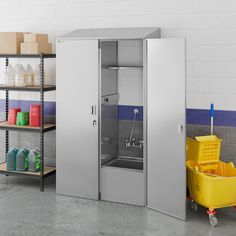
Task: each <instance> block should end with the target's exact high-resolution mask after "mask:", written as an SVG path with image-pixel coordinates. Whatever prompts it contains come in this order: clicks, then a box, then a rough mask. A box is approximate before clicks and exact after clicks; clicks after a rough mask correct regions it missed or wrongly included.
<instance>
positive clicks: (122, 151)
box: [119, 120, 143, 157]
mask: <svg viewBox="0 0 236 236" xmlns="http://www.w3.org/2000/svg"><path fill="white" fill-rule="evenodd" d="M131 125H132V121H130V120H120V121H119V156H128V157H143V150H142V149H139V148H134V147H130V148H126V147H125V140H126V139H128V138H129V134H130V129H131ZM133 137H135V139H136V140H137V141H139V140H143V122H142V121H136V122H135V126H134V132H133Z"/></svg>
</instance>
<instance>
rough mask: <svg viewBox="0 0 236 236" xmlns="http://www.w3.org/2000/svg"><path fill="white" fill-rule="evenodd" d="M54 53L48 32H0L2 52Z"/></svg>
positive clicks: (0, 51) (0, 52) (0, 49)
mask: <svg viewBox="0 0 236 236" xmlns="http://www.w3.org/2000/svg"><path fill="white" fill-rule="evenodd" d="M19 53H21V54H39V53H45V54H50V53H52V44H51V43H48V35H47V34H32V33H23V32H0V54H19Z"/></svg>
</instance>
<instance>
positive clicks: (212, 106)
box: [210, 103, 214, 135]
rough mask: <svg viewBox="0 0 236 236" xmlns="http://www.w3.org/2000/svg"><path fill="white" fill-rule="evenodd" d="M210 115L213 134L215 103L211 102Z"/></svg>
mask: <svg viewBox="0 0 236 236" xmlns="http://www.w3.org/2000/svg"><path fill="white" fill-rule="evenodd" d="M210 116H211V135H213V126H214V103H211V111H210Z"/></svg>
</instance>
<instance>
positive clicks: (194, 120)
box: [119, 105, 236, 127]
mask: <svg viewBox="0 0 236 236" xmlns="http://www.w3.org/2000/svg"><path fill="white" fill-rule="evenodd" d="M135 108H137V109H139V111H140V112H139V114H138V117H137V120H141V121H142V120H143V107H142V106H122V105H119V120H132V119H133V110H134V109H135ZM186 122H187V124H194V125H210V110H205V109H187V110H186ZM214 125H215V126H228V127H236V111H224V110H216V111H215V117H214Z"/></svg>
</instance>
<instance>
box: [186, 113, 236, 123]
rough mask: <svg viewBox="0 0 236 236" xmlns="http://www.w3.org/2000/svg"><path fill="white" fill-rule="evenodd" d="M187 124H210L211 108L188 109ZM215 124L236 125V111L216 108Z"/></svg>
mask: <svg viewBox="0 0 236 236" xmlns="http://www.w3.org/2000/svg"><path fill="white" fill-rule="evenodd" d="M186 115H187V124H194V125H210V110H204V109H187V114H186ZM214 125H215V126H228V127H236V111H224V110H216V111H215V116H214Z"/></svg>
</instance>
